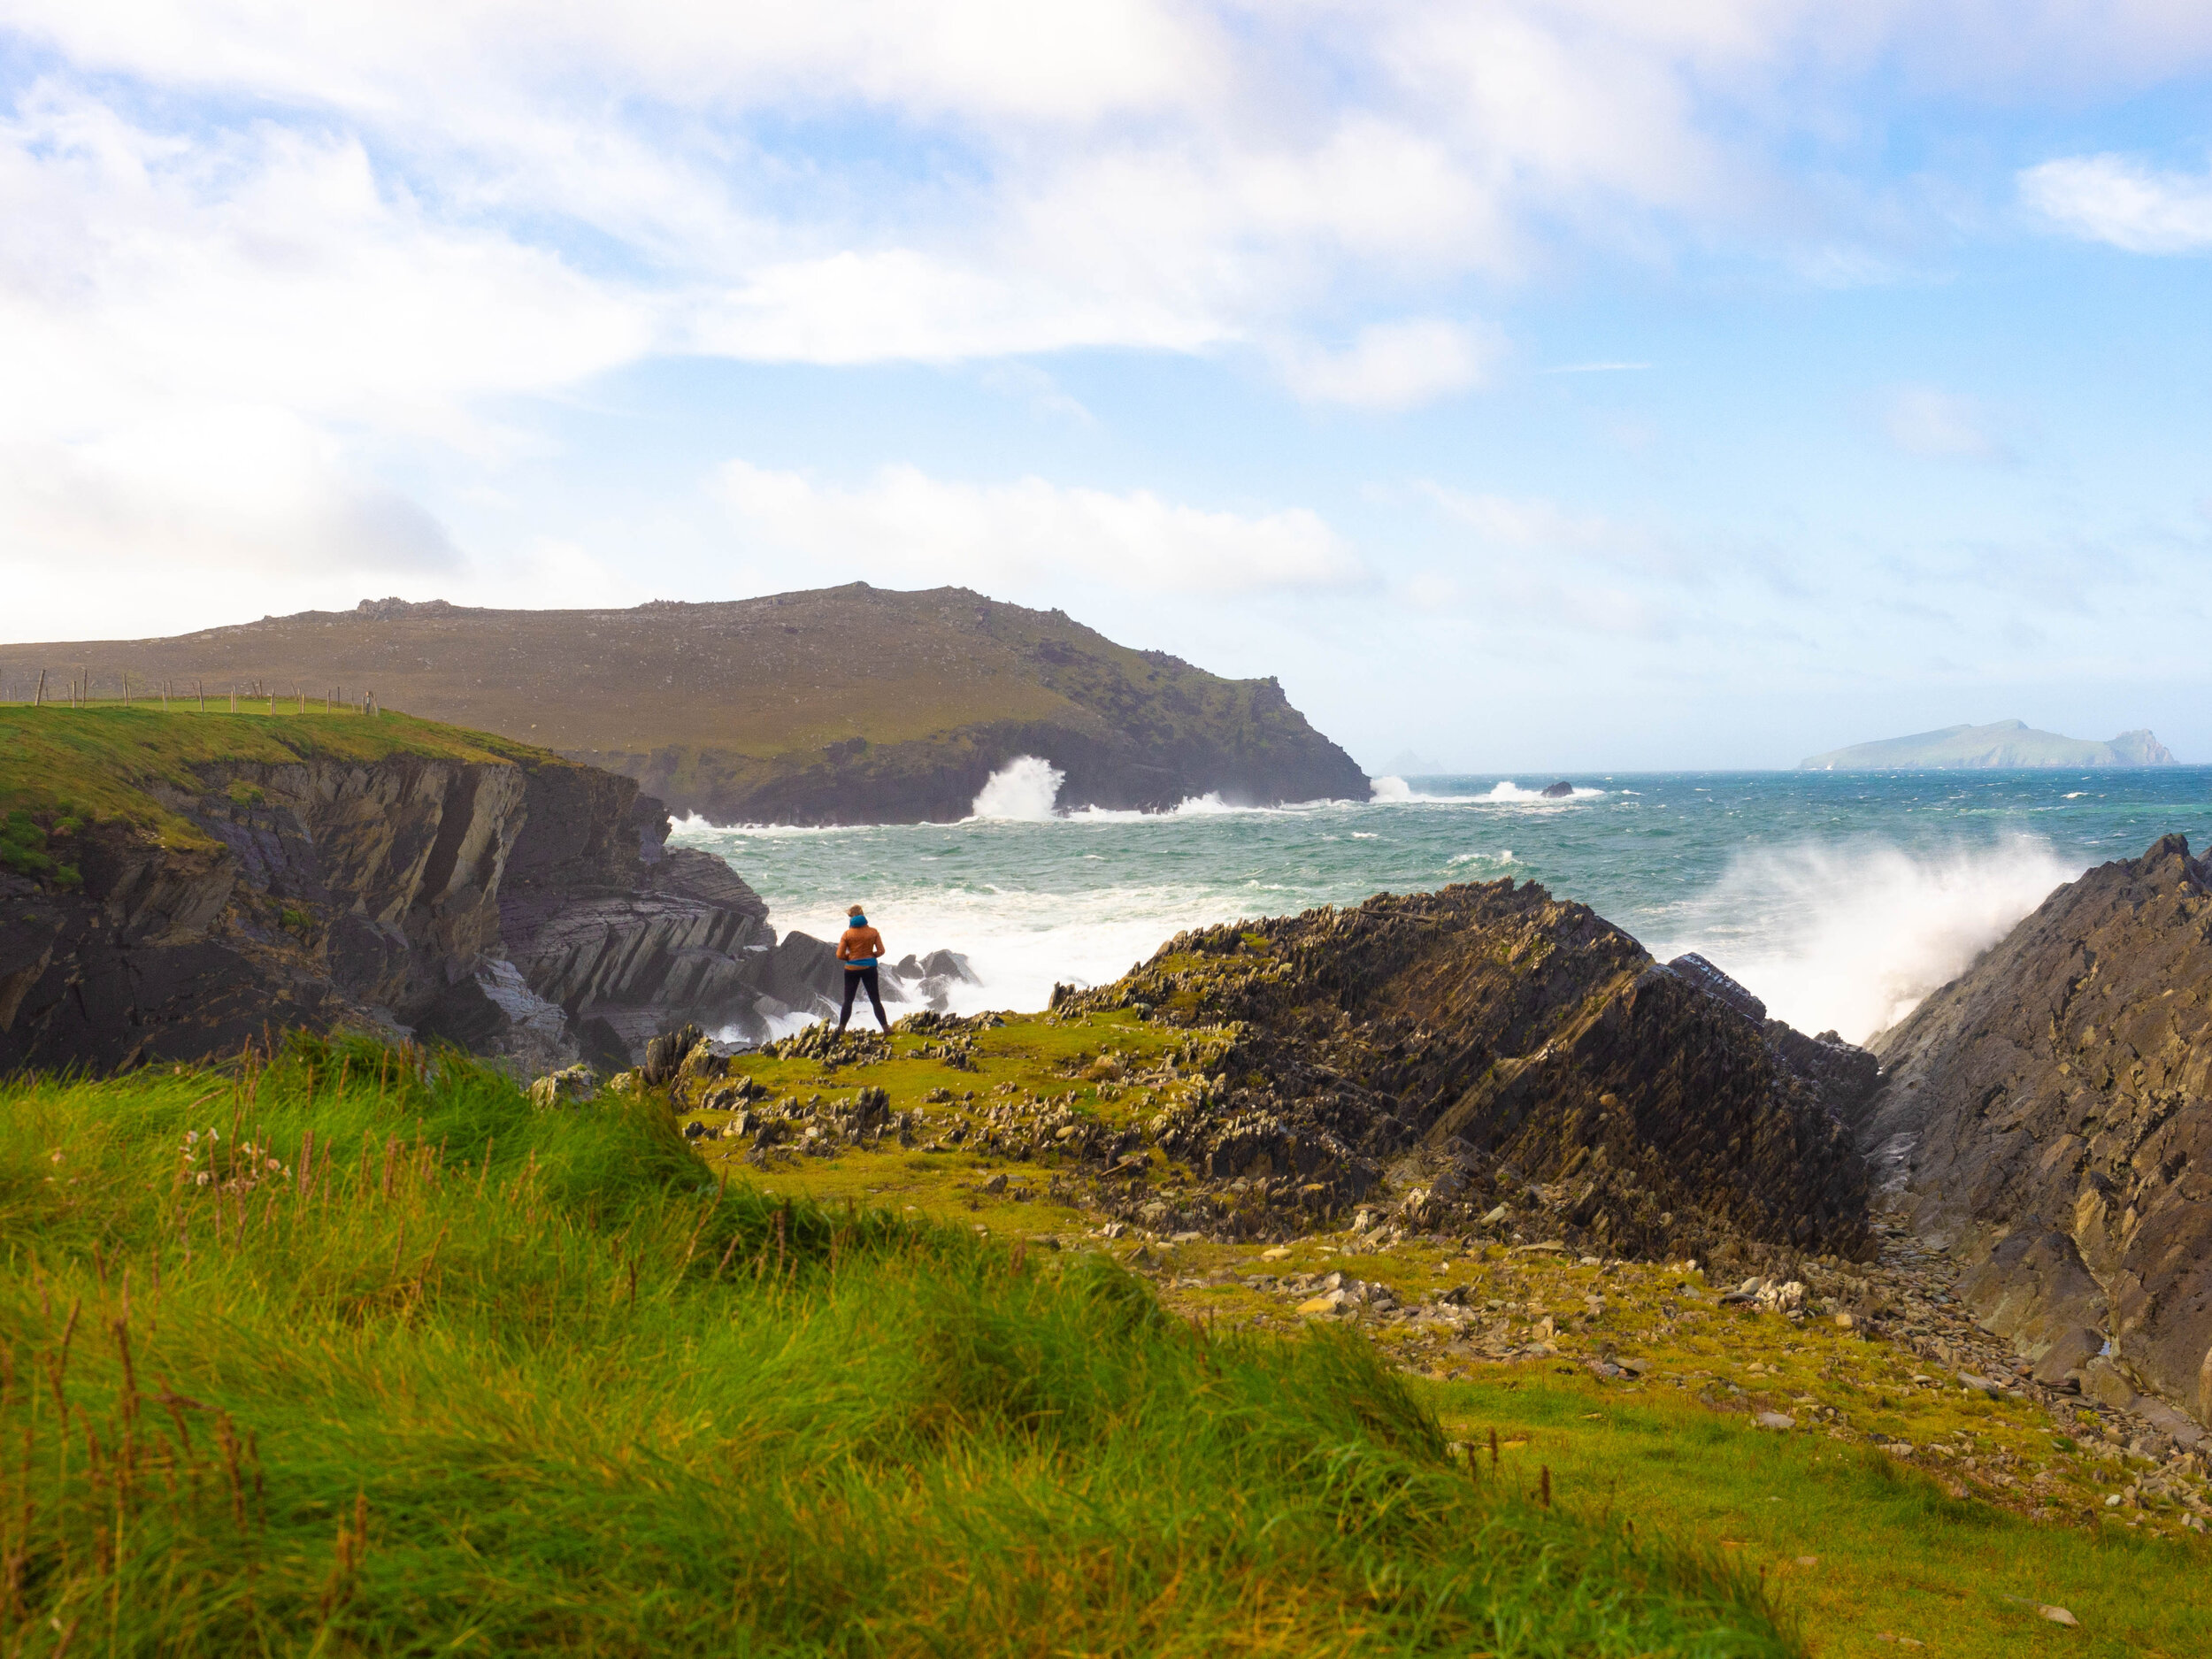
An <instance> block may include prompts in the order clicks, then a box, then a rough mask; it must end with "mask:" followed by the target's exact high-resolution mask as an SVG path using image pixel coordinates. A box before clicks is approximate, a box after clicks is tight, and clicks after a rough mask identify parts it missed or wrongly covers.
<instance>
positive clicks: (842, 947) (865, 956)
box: [837, 904, 891, 1036]
mask: <svg viewBox="0 0 2212 1659" xmlns="http://www.w3.org/2000/svg"><path fill="white" fill-rule="evenodd" d="M882 957H883V935H882V934H881V933H878V932H876V930H875V929H874V928H872V927H871V926H868V918H867V916H866V915H865V914H864V913H863V911H862V910H861V908H860V906H858V905H857V904H856V905H853V906H851V907H850V908H849V910H847V911H846V912H845V932H844V935H843V936H842V937H841V938H840V939H839V940H838V941H837V959H838V961H840V962H841V963H843V964H845V1006H844V1008H843V1009H842V1010H841V1011H840V1012H839V1014H838V1016H837V1034H838V1035H839V1036H843V1035H844V1034H845V1022H846V1021H847V1020H849V1019H850V1018H852V1017H853V993H854V992H855V991H857V990H859V989H860V988H861V987H863V986H865V987H867V991H868V1001H869V1002H870V1003H871V1004H872V1006H873V1007H874V1009H875V1010H876V1024H877V1025H880V1026H882V1027H883V1028H884V1030H886V1031H889V1030H890V1029H891V1022H890V1021H889V1020H887V1019H886V1018H884V1017H883V993H882V991H881V989H880V988H879V987H878V985H877V983H876V964H877V963H878V962H879V961H880V960H882Z"/></svg>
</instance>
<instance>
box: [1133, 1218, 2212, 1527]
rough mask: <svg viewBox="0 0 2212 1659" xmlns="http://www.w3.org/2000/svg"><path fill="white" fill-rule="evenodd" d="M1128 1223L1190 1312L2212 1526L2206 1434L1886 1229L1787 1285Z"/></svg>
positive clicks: (2033, 1507)
mask: <svg viewBox="0 0 2212 1659" xmlns="http://www.w3.org/2000/svg"><path fill="white" fill-rule="evenodd" d="M1115 1231H1116V1230H1115V1228H1114V1227H1113V1226H1112V1225H1111V1224H1109V1225H1107V1226H1104V1227H1102V1228H1099V1229H1098V1230H1097V1231H1096V1232H1095V1233H1094V1234H1093V1235H1091V1236H1092V1237H1093V1238H1094V1239H1096V1240H1097V1241H1098V1242H1100V1243H1102V1244H1103V1245H1104V1246H1105V1248H1109V1249H1110V1250H1114V1251H1116V1252H1117V1254H1118V1255H1119V1256H1120V1257H1121V1259H1123V1260H1124V1261H1125V1262H1127V1263H1129V1265H1131V1266H1132V1267H1133V1268H1134V1269H1135V1270H1136V1271H1140V1272H1142V1273H1145V1274H1147V1275H1148V1276H1149V1277H1151V1278H1153V1279H1155V1280H1156V1282H1157V1283H1158V1285H1159V1286H1160V1289H1161V1292H1162V1294H1163V1296H1164V1298H1165V1300H1166V1301H1167V1302H1168V1303H1169V1304H1170V1305H1171V1306H1172V1307H1174V1308H1176V1309H1177V1310H1179V1311H1181V1312H1183V1313H1185V1314H1186V1315H1187V1316H1189V1317H1198V1318H1210V1319H1212V1320H1215V1321H1217V1322H1227V1323H1231V1324H1244V1325H1251V1326H1253V1327H1255V1328H1258V1329H1263V1330H1279V1331H1288V1330H1292V1329H1294V1328H1296V1327H1297V1326H1299V1325H1303V1324H1305V1323H1307V1322H1310V1321H1315V1320H1328V1321H1341V1322H1348V1323H1349V1324H1351V1325H1354V1326H1355V1327H1356V1328H1357V1329H1359V1330H1360V1331H1361V1332H1362V1333H1364V1334H1366V1335H1368V1336H1369V1337H1370V1338H1371V1340H1374V1341H1376V1342H1377V1343H1378V1344H1379V1346H1381V1347H1382V1348H1384V1349H1385V1350H1386V1351H1387V1352H1389V1353H1390V1354H1391V1355H1392V1356H1393V1357H1394V1358H1395V1359H1396V1360H1397V1361H1398V1362H1399V1363H1401V1364H1402V1365H1404V1366H1405V1367H1407V1368H1408V1369H1409V1370H1411V1371H1417V1372H1419V1373H1421V1374H1423V1375H1426V1376H1430V1377H1435V1378H1440V1379H1443V1378H1449V1379H1478V1378H1479V1377H1480V1376H1482V1375H1484V1374H1485V1373H1486V1372H1487V1371H1494V1370H1503V1371H1511V1370H1512V1369H1514V1368H1518V1367H1527V1366H1538V1367H1547V1366H1552V1367H1565V1368H1571V1369H1572V1370H1574V1371H1579V1372H1582V1373H1586V1374H1587V1375H1588V1376H1590V1377H1592V1378H1594V1379H1601V1380H1602V1381H1604V1382H1607V1383H1609V1384H1611V1385H1613V1386H1617V1387H1620V1388H1623V1389H1628V1390H1652V1391H1658V1390H1672V1391H1676V1392H1678V1393H1680V1394H1686V1395H1688V1396H1690V1397H1692V1398H1694V1400H1696V1401H1697V1402H1699V1403H1700V1404H1701V1405H1703V1406H1705V1407H1707V1408H1709V1409H1711V1410H1713V1411H1716V1412H1720V1413H1732V1414H1739V1415H1740V1416H1741V1417H1745V1418H1746V1419H1747V1420H1748V1421H1749V1422H1750V1423H1751V1424H1753V1425H1756V1426H1758V1427H1760V1428H1763V1429H1768V1430H1771V1431H1773V1432H1778V1433H1796V1434H1820V1435H1824V1436H1825V1437H1827V1438H1829V1439H1831V1440H1846V1441H1855V1442H1858V1443H1861V1444H1863V1445H1866V1446H1869V1447H1872V1448H1878V1449H1879V1450H1880V1451H1882V1452H1883V1453H1886V1455H1889V1456H1891V1457H1893V1458H1895V1459H1898V1460H1900V1461H1902V1462H1905V1463H1911V1464H1913V1465H1916V1466H1918V1467H1920V1468H1923V1469H1924V1470H1926V1471H1929V1472H1931V1473H1932V1474H1933V1475H1935V1476H1936V1477H1937V1478H1938V1479H1939V1481H1940V1482H1941V1484H1942V1485H1943V1486H1945V1487H1946V1489H1947V1490H1948V1491H1950V1492H1951V1493H1952V1494H1953V1495H1954V1496H1959V1497H1964V1496H1969V1495H1971V1496H1973V1497H1977V1498H1980V1499H1983V1500H1985V1501H1987V1502H1993V1503H1995V1504H1998V1505H2000V1506H2001V1507H2003V1508H2006V1509H2012V1510H2015V1511H2017V1512H2019V1513H2021V1514H2023V1515H2025V1516H2028V1517H2032V1518H2035V1519H2039V1520H2051V1521H2063V1522H2069V1523H2075V1524H2092V1523H2097V1524H2101V1523H2103V1522H2106V1521H2111V1522H2116V1523H2117V1524H2120V1525H2126V1526H2129V1527H2131V1528H2139V1529H2140V1528H2147V1529H2148V1530H2149V1531H2151V1532H2197V1533H2201V1532H2204V1531H2205V1529H2206V1526H2207V1523H2208V1519H2212V1487H2208V1485H2207V1481H2206V1472H2207V1459H2206V1447H2205V1442H2204V1440H2203V1437H2202V1435H2201V1434H2200V1432H2198V1431H2197V1430H2196V1429H2195V1428H2194V1427H2193V1425H2189V1424H2188V1423H2187V1422H2186V1420H2185V1419H2183V1418H2180V1417H2178V1415H2177V1414H2163V1413H2162V1414H2160V1415H2159V1416H2157V1417H2153V1416H2146V1415H2144V1413H2143V1412H2142V1411H2141V1410H2139V1409H2122V1408H2119V1407H2116V1406H2114V1405H2111V1404H2108V1403H2105V1402H2098V1401H2093V1400H2086V1399H2084V1398H2082V1397H2080V1396H2079V1395H2078V1394H2075V1393H2073V1392H2071V1391H2070V1390H2066V1389H2059V1388H2054V1387H2051V1386H2047V1385H2044V1384H2041V1383H2038V1382H2036V1381H2035V1380H2034V1379H2033V1378H2032V1375H2031V1374H2030V1370H2031V1368H2030V1367H2028V1366H2027V1364H2026V1363H2024V1362H2023V1361H2020V1360H2017V1359H2016V1358H2015V1357H2014V1356H2012V1355H2011V1354H2010V1352H2009V1351H2008V1348H2007V1347H2006V1345H2005V1344H2004V1343H2002V1342H2001V1341H2000V1340H1997V1339H1995V1338H1993V1337H1992V1336H1990V1335H1989V1334H1988V1333H1986V1332H1985V1331H1983V1330H1982V1329H1980V1327H1978V1325H1975V1324H1974V1322H1973V1320H1972V1319H1971V1317H1970V1315H1969V1314H1968V1312H1967V1310H1966V1307H1965V1304H1964V1303H1963V1302H1962V1301H1961V1300H1960V1298H1959V1296H1958V1294H1957V1278H1958V1275H1957V1272H1956V1271H1955V1268H1954V1267H1953V1266H1952V1265H1951V1264H1950V1263H1948V1261H1947V1259H1946V1258H1945V1257H1943V1256H1940V1255H1938V1254H1935V1253H1933V1252H1931V1251H1928V1250H1926V1249H1924V1248H1921V1247H1920V1246H1918V1245H1916V1244H1915V1243H1914V1242H1913V1240H1911V1238H1910V1237H1909V1234H1907V1233H1905V1232H1904V1230H1903V1229H1902V1228H1901V1226H1899V1225H1896V1224H1895V1222H1894V1221H1893V1220H1892V1221H1890V1222H1887V1223H1886V1224H1885V1225H1883V1227H1882V1230H1881V1240H1882V1244H1881V1253H1880V1256H1879V1257H1878V1260H1876V1261H1874V1262H1872V1263H1863V1264H1861V1263H1839V1262H1836V1261H1834V1260H1832V1259H1831V1260H1826V1261H1822V1260H1807V1261H1804V1262H1802V1263H1800V1264H1799V1265H1798V1267H1797V1270H1796V1271H1797V1272H1798V1274H1799V1275H1800V1277H1797V1278H1794V1279H1788V1280H1777V1279H1767V1278H1764V1277H1763V1276H1759V1275H1751V1276H1747V1278H1745V1279H1741V1280H1738V1279H1735V1278H1734V1277H1733V1276H1732V1275H1728V1274H1720V1273H1717V1272H1714V1271H1708V1270H1707V1268H1706V1266H1705V1264H1703V1263H1692V1262H1674V1263H1632V1262H1623V1261H1617V1260H1609V1259H1605V1258H1601V1257H1598V1256H1576V1255H1575V1254H1574V1253H1573V1252H1572V1251H1571V1249H1569V1248H1564V1247H1563V1246H1561V1245H1560V1244H1559V1243H1557V1242H1556V1241H1555V1240H1539V1241H1536V1242H1533V1243H1524V1244H1517V1245H1515V1244H1501V1243H1498V1242H1494V1241H1492V1240H1484V1239H1481V1238H1479V1237H1476V1238H1471V1239H1455V1238H1450V1237H1446V1236H1440V1235H1435V1234H1427V1235H1417V1236H1414V1237H1409V1238H1400V1239H1397V1240H1388V1239H1386V1237H1384V1236H1381V1235H1379V1233H1378V1232H1375V1231H1369V1232H1362V1231H1359V1230H1357V1229H1353V1230H1348V1231H1346V1232H1343V1233H1334V1234H1329V1235H1325V1236H1321V1237H1317V1238H1311V1239H1306V1240H1299V1241H1297V1242H1296V1243H1294V1244H1291V1245H1281V1246H1274V1247H1271V1248H1264V1249H1261V1250H1256V1251H1255V1250H1251V1249H1240V1250H1236V1251H1233V1252H1232V1253H1227V1254H1224V1253H1223V1252H1222V1251H1221V1250H1220V1249H1219V1248H1218V1247H1207V1246H1204V1245H1202V1243H1201V1242H1200V1241H1198V1240H1188V1239H1187V1240H1183V1241H1181V1242H1175V1241H1172V1240H1165V1239H1158V1238H1141V1239H1137V1240H1134V1241H1133V1242H1132V1241H1128V1235H1127V1234H1122V1235H1121V1236H1120V1237H1118V1238H1110V1237H1109V1235H1110V1234H1111V1233H1115ZM2151 1403H2152V1402H2139V1404H2140V1405H2145V1406H2147V1405H2150V1404H2151Z"/></svg>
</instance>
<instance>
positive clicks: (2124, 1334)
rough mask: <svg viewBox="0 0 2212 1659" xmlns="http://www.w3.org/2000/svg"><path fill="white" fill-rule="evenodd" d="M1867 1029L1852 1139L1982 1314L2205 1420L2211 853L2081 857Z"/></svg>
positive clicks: (2211, 1317) (2211, 1106)
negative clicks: (2016, 917) (1874, 1053)
mask: <svg viewBox="0 0 2212 1659" xmlns="http://www.w3.org/2000/svg"><path fill="white" fill-rule="evenodd" d="M1875 1046H1876V1047H1877V1048H1878V1050H1879V1052H1880V1054H1881V1056H1882V1060H1883V1070H1884V1083H1883V1086H1882V1089H1881V1092H1880V1094H1879V1095H1878V1097H1877V1098H1876V1100H1875V1101H1874V1102H1873V1104H1872V1107H1871V1109H1870V1111H1869V1112H1868V1113H1867V1115H1866V1117H1865V1119H1864V1123H1863V1128H1862V1132H1861V1133H1862V1140H1863V1144H1864V1145H1865V1146H1866V1147H1867V1148H1868V1149H1869V1151H1870V1153H1871V1154H1872V1155H1873V1156H1874V1157H1875V1158H1876V1160H1877V1162H1878V1167H1879V1170H1880V1173H1881V1179H1883V1180H1884V1181H1885V1182H1886V1184H1887V1185H1888V1186H1889V1187H1892V1188H1893V1190H1894V1191H1895V1192H1896V1193H1897V1194H1899V1195H1900V1197H1901V1199H1902V1200H1903V1201H1904V1202H1907V1203H1908V1204H1909V1207H1910V1210H1911V1213H1912V1216H1913V1220H1914V1224H1915V1225H1916V1227H1917V1228H1918V1229H1919V1230H1921V1231H1922V1232H1923V1233H1926V1234H1928V1235H1930V1236H1931V1237H1932V1238H1933V1239H1934V1240H1937V1241H1938V1242H1939V1243H1942V1244H1945V1245H1947V1247H1948V1248H1950V1250H1951V1251H1952V1252H1953V1254H1954V1255H1955V1256H1957V1257H1958V1258H1959V1259H1960V1260H1961V1262H1962V1263H1963V1264H1964V1265H1965V1267H1966V1269H1967V1271H1966V1272H1965V1274H1964V1276H1963V1278H1962V1281H1961V1288H1962V1294H1963V1295H1964V1296H1965V1297H1966V1299H1967V1301H1968V1302H1969V1303H1970V1306H1971V1307H1972V1308H1973V1309H1974V1310H1975V1313H1976V1315H1977V1316H1978V1317H1979V1318H1980V1319H1981V1320H1982V1322H1983V1323H1984V1324H1985V1325H1987V1326H1988V1327H1989V1328H1990V1329H1992V1330H1993V1331H1995V1332H1997V1333H2000V1334H2001V1335H2004V1336H2007V1337H2008V1338H2010V1339H2011V1340H2013V1341H2014V1342H2015V1343H2016V1345H2017V1346H2018V1347H2019V1348H2021V1349H2022V1350H2023V1351H2024V1353H2026V1354H2027V1355H2028V1356H2031V1357H2033V1358H2035V1359H2037V1360H2039V1362H2040V1365H2039V1371H2040V1373H2041V1374H2042V1375H2044V1376H2045V1377H2046V1379H2047V1380H2050V1381H2053V1382H2058V1381H2061V1380H2073V1381H2077V1382H2078V1383H2079V1384H2080V1386H2083V1387H2084V1388H2085V1389H2086V1390H2087V1391H2088V1392H2090V1393H2092V1394H2097V1395H2099V1396H2100V1397H2103V1398H2106V1399H2108V1400H2110V1401H2111V1402H2113V1403H2116V1404H2124V1403H2126V1401H2127V1398H2128V1397H2129V1396H2131V1395H2132V1394H2134V1393H2135V1392H2136V1391H2137V1390H2141V1391H2142V1392H2144V1393H2147V1394H2156V1395H2160V1396H2162V1397H2163V1398H2164V1399H2165V1400H2167V1401H2169V1402H2174V1403H2177V1404H2179V1405H2181V1406H2182V1407H2184V1408H2185V1409H2187V1410H2188V1411H2190V1412H2192V1413H2193V1414H2194V1415H2195V1416H2196V1417H2198V1418H2199V1419H2200V1421H2212V870H2208V868H2207V867H2206V864H2204V863H2203V862H2201V861H2200V860H2198V859H2195V858H2193V857H2191V856H2190V854H2189V846H2188V843H2187V842H2186V841H2185V840H2183V839H2182V838H2181V837H2180V836H2178V835H2170V836H2167V837H2166V838H2165V839H2164V840H2162V841H2159V842H2158V843H2157V844H2156V845H2154V846H2153V847H2152V848H2151V849H2150V850H2149V851H2148V852H2147V853H2145V854H2144V855H2143V856H2141V857H2140V858H2134V859H2129V860H2125V861H2123V862H2119V863H2114V864H2104V865H2101V866H2100V867H2099V868H2097V869H2095V870H2092V871H2090V872H2088V873H2087V874H2086V875H2085V876H2083V877H2082V878H2081V879H2079V880H2078V881H2074V882H2071V883H2070V884H2068V885H2067V886H2065V887H2061V888H2060V889H2059V890H2058V891H2057V892H2055V893H2054V894H2053V895H2051V896H2050V897H2049V898H2048V899H2047V900H2046V901H2045V902H2044V903H2043V904H2042V905H2041V907H2040V908H2039V909H2038V910H2036V911H2035V913H2034V914H2033V915H2032V916H2030V917H2029V918H2027V919H2026V920H2024V921H2023V922H2022V923H2021V924H2020V925H2019V926H2017V927H2016V928H2015V929H2014V930H2013V932H2012V933H2011V934H2010V935H2009V936H2008V938H2006V939H2005V941H2003V942H2002V943H2001V944H2000V945H1998V946H1996V947H1995V948H1994V949H1992V950H1990V951H1988V952H1987V953H1986V954H1985V955H1984V956H1982V958H1981V959H1980V960H1979V961H1978V962H1977V963H1976V964H1974V966H1973V967H1972V968H1971V969H1970V970H1969V971H1968V972H1967V973H1966V974H1965V975H1963V976H1962V978H1960V979H1957V980H1955V981H1954V982H1953V983H1952V984H1950V985H1948V986H1947V987H1944V989H1943V990H1941V991H1939V992H1938V993H1937V994H1936V995H1933V996H1931V997H1929V998H1928V999H1927V1001H1926V1002H1923V1003H1922V1004H1921V1005H1920V1007H1919V1008H1918V1009H1917V1010H1915V1011H1914V1012H1913V1014H1912V1015H1911V1016H1910V1017H1909V1018H1907V1019H1906V1020H1904V1021H1903V1022H1902V1023H1901V1024H1900V1025H1898V1026H1896V1027H1895V1028H1894V1029H1893V1030H1892V1031H1890V1032H1887V1033H1884V1034H1883V1035H1882V1036H1880V1037H1878V1038H1877V1039H1876V1040H1875Z"/></svg>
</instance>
